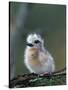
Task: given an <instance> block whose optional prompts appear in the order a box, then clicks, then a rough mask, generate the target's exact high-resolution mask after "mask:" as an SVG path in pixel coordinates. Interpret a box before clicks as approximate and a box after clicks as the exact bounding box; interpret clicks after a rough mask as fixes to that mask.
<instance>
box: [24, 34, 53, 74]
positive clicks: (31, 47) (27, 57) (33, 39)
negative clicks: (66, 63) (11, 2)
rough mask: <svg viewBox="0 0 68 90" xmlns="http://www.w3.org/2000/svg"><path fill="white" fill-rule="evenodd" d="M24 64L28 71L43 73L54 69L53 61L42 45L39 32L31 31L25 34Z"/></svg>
mask: <svg viewBox="0 0 68 90" xmlns="http://www.w3.org/2000/svg"><path fill="white" fill-rule="evenodd" d="M24 64H25V66H26V68H27V69H28V70H29V71H30V73H36V74H40V75H43V74H51V73H52V72H54V71H55V61H54V59H53V57H52V55H51V54H50V53H49V51H48V50H47V49H46V48H45V47H44V39H43V38H42V37H41V35H40V34H36V33H31V34H29V35H28V36H27V39H26V48H25V53H24Z"/></svg>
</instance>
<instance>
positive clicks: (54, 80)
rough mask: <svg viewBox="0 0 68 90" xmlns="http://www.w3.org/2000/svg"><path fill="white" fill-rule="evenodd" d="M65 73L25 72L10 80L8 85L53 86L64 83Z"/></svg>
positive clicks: (18, 86)
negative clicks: (41, 73) (38, 73)
mask: <svg viewBox="0 0 68 90" xmlns="http://www.w3.org/2000/svg"><path fill="white" fill-rule="evenodd" d="M65 84H66V74H61V75H49V76H38V75H32V74H31V75H30V74H26V75H23V76H21V75H20V76H18V77H17V78H15V79H13V80H11V82H10V87H17V88H22V87H38V86H53V85H65Z"/></svg>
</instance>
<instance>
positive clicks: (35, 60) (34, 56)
mask: <svg viewBox="0 0 68 90" xmlns="http://www.w3.org/2000/svg"><path fill="white" fill-rule="evenodd" d="M28 62H29V64H30V65H32V66H34V67H35V66H40V65H41V63H40V61H39V51H38V49H37V48H31V49H29V50H28Z"/></svg>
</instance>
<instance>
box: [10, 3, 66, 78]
mask: <svg viewBox="0 0 68 90" xmlns="http://www.w3.org/2000/svg"><path fill="white" fill-rule="evenodd" d="M9 32H10V78H11V79H12V78H13V77H14V76H16V75H21V74H23V73H29V71H28V70H27V68H26V67H25V65H24V50H25V48H26V37H27V35H28V34H29V33H32V32H38V33H40V34H41V35H42V36H43V38H44V40H45V47H46V48H47V49H48V51H49V52H50V53H51V54H52V56H53V57H54V60H55V64H56V70H59V69H62V68H64V67H65V66H66V59H65V56H66V54H65V50H66V6H65V5H52V4H36V3H23V2H9Z"/></svg>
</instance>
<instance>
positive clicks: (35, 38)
mask: <svg viewBox="0 0 68 90" xmlns="http://www.w3.org/2000/svg"><path fill="white" fill-rule="evenodd" d="M43 44H44V40H43V39H42V37H41V36H40V35H39V34H30V35H28V37H27V47H28V48H37V49H41V48H42V47H43Z"/></svg>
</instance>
